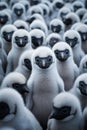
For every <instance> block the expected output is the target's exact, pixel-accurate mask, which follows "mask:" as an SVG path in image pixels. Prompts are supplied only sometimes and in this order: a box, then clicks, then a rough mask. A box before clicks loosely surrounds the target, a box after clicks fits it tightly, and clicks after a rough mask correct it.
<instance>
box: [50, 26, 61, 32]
mask: <svg viewBox="0 0 87 130" xmlns="http://www.w3.org/2000/svg"><path fill="white" fill-rule="evenodd" d="M61 29H62V27H61V25H57V26H54V25H51V30H52V32H56V33H59V32H60V31H61Z"/></svg>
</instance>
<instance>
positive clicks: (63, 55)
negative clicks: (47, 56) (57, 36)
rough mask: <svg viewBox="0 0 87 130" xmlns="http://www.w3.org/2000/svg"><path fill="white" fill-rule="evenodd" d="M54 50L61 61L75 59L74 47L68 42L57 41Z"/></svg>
mask: <svg viewBox="0 0 87 130" xmlns="http://www.w3.org/2000/svg"><path fill="white" fill-rule="evenodd" d="M52 50H53V52H54V54H55V56H56V58H57V61H59V62H67V61H68V60H69V59H73V53H72V49H71V47H70V46H69V45H68V44H67V43H66V42H58V43H56V44H55V45H54V46H53V48H52Z"/></svg>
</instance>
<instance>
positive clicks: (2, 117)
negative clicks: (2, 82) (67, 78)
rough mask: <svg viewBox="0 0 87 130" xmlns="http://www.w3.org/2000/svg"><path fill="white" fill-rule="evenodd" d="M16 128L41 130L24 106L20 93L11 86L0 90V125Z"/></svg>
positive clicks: (18, 129) (19, 129)
mask: <svg viewBox="0 0 87 130" xmlns="http://www.w3.org/2000/svg"><path fill="white" fill-rule="evenodd" d="M5 126H6V127H12V128H14V129H16V130H42V128H41V126H40V125H39V123H38V121H37V120H36V118H35V117H34V115H33V114H32V113H31V112H30V111H29V110H28V109H27V108H26V107H25V105H24V102H23V99H22V97H21V95H20V94H19V93H18V92H17V91H15V90H14V89H11V88H4V89H1V91H0V127H5Z"/></svg>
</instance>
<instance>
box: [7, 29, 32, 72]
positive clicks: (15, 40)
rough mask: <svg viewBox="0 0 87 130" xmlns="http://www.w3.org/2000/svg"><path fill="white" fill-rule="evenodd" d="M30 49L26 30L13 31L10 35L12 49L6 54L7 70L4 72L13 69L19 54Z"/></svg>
mask: <svg viewBox="0 0 87 130" xmlns="http://www.w3.org/2000/svg"><path fill="white" fill-rule="evenodd" d="M28 49H30V37H29V33H28V31H26V30H24V29H19V30H17V31H15V32H14V34H13V36H12V49H11V50H10V52H9V54H8V56H7V62H8V63H7V70H6V73H9V72H11V71H14V69H15V68H16V67H17V65H18V61H19V58H20V55H21V54H22V53H23V52H24V51H25V50H28Z"/></svg>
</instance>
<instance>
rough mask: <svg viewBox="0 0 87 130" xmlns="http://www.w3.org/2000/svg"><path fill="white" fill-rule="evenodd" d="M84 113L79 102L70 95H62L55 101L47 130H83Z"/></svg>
mask: <svg viewBox="0 0 87 130" xmlns="http://www.w3.org/2000/svg"><path fill="white" fill-rule="evenodd" d="M82 127H83V126H82V111H81V105H80V102H79V100H78V99H77V98H76V97H75V96H74V95H72V94H70V93H66V92H64V93H61V94H59V95H57V96H56V97H55V98H54V100H53V109H52V112H51V114H50V116H49V120H48V129H47V130H73V129H76V130H82V129H81V128H82Z"/></svg>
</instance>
